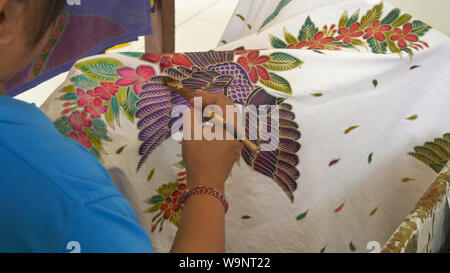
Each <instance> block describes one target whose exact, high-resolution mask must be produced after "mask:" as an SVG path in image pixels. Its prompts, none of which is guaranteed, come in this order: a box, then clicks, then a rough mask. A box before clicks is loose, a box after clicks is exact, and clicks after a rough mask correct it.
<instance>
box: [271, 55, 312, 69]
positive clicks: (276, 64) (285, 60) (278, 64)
mask: <svg viewBox="0 0 450 273" xmlns="http://www.w3.org/2000/svg"><path fill="white" fill-rule="evenodd" d="M270 57H271V58H270V60H269V61H268V62H266V63H264V64H263V66H264V67H265V68H267V69H269V70H274V71H285V70H292V69H294V68H297V67H299V66H300V65H302V64H303V61H301V60H300V59H297V58H296V57H294V56H292V55H289V54H287V53H283V52H274V53H272V54H270Z"/></svg>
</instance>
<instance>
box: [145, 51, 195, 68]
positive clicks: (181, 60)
mask: <svg viewBox="0 0 450 273" xmlns="http://www.w3.org/2000/svg"><path fill="white" fill-rule="evenodd" d="M141 58H142V59H143V60H144V61H148V62H151V63H158V62H159V68H160V70H161V72H163V71H164V69H166V68H169V67H173V66H174V65H179V66H186V67H190V66H192V65H194V64H193V63H192V62H191V60H189V58H188V57H187V56H186V55H184V54H180V53H174V54H154V53H146V54H144V55H143V56H142V57H141Z"/></svg>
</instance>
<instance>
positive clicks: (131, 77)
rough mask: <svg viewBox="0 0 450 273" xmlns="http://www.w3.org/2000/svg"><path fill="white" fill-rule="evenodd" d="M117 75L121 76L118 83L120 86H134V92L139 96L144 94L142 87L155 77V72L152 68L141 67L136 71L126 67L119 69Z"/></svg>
mask: <svg viewBox="0 0 450 273" xmlns="http://www.w3.org/2000/svg"><path fill="white" fill-rule="evenodd" d="M117 74H119V75H120V77H121V78H120V79H119V80H117V81H116V84H117V85H119V86H130V85H133V89H134V92H135V93H136V94H139V93H141V92H142V86H144V84H145V83H146V82H147V81H148V80H149V79H150V78H151V77H153V76H155V70H154V69H153V67H151V66H144V65H141V66H139V67H138V68H136V70H134V69H133V68H130V67H124V68H119V69H117Z"/></svg>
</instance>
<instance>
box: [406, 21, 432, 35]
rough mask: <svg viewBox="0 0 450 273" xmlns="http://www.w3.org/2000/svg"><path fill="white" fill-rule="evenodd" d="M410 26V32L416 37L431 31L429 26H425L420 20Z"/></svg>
mask: <svg viewBox="0 0 450 273" xmlns="http://www.w3.org/2000/svg"><path fill="white" fill-rule="evenodd" d="M412 24H413V29H412V30H411V33H414V34H416V35H418V36H423V35H425V33H427V32H428V31H429V30H430V29H431V26H429V25H427V24H425V23H424V22H422V21H420V20H414V21H413V22H412Z"/></svg>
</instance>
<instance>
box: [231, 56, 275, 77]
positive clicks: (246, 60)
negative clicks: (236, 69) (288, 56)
mask: <svg viewBox="0 0 450 273" xmlns="http://www.w3.org/2000/svg"><path fill="white" fill-rule="evenodd" d="M269 60H270V57H269V56H259V51H257V50H253V51H250V52H249V53H248V54H247V56H242V57H239V59H238V60H237V62H238V64H240V65H241V66H242V67H243V68H244V69H245V71H247V73H248V74H249V76H250V80H251V81H252V82H253V83H256V82H257V81H258V79H259V78H261V79H263V80H266V81H267V80H270V75H269V72H267V70H266V69H265V68H264V67H263V66H262V64H263V63H266V62H268V61H269Z"/></svg>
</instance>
